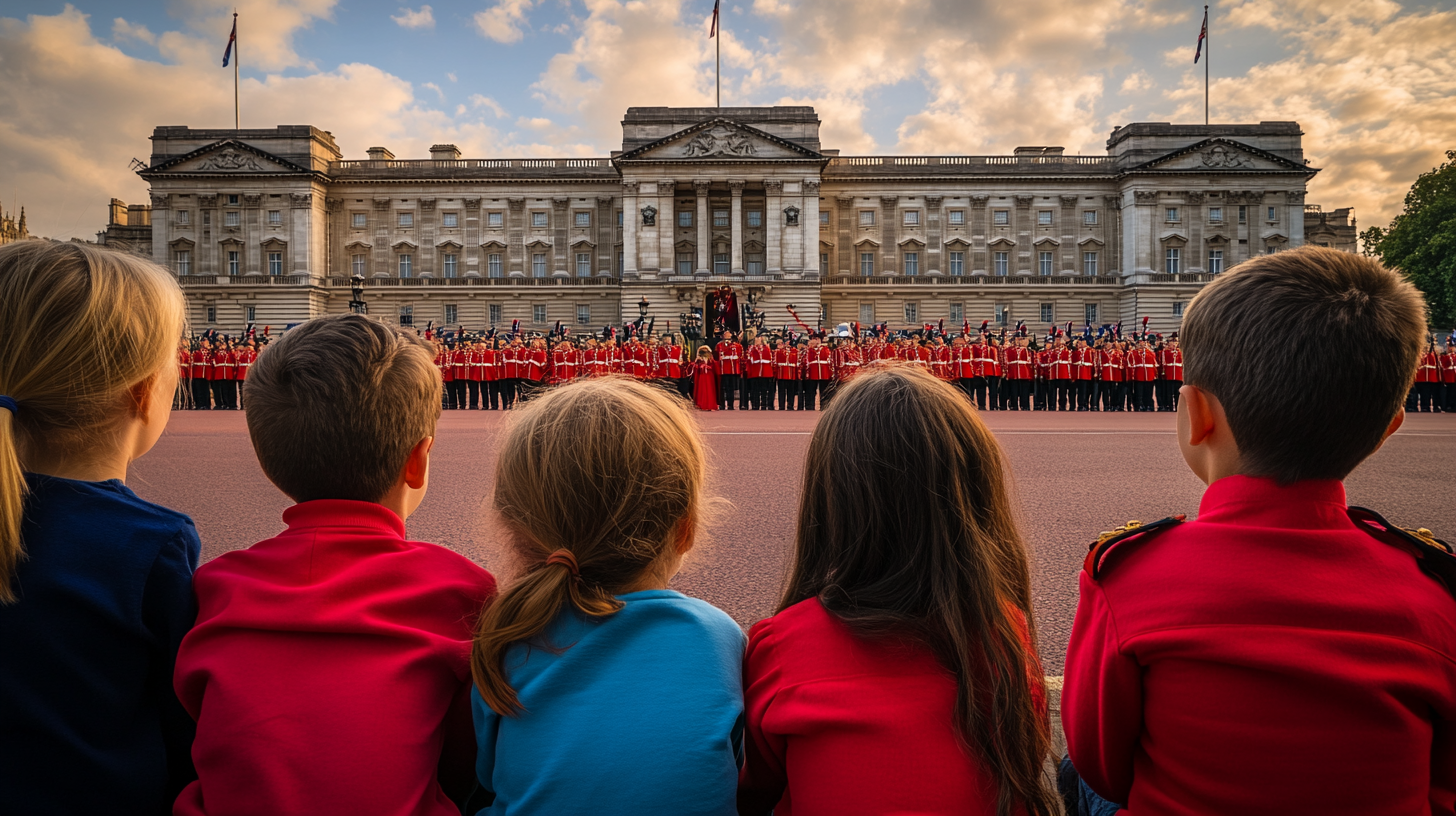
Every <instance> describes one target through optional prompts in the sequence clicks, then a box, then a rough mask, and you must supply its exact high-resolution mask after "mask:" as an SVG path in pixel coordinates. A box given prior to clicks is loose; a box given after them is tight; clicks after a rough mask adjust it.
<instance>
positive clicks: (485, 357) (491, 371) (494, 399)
mask: <svg viewBox="0 0 1456 816" xmlns="http://www.w3.org/2000/svg"><path fill="white" fill-rule="evenodd" d="M499 345H500V341H498V340H495V339H494V338H492V339H491V340H489V341H487V342H486V343H484V344H483V345H482V347H481V349H480V407H481V409H482V410H485V409H489V410H491V411H499V410H500V405H501V394H500V381H501V369H502V364H501V351H500V349H499V348H498V346H499Z"/></svg>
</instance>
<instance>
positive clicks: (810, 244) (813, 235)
mask: <svg viewBox="0 0 1456 816" xmlns="http://www.w3.org/2000/svg"><path fill="white" fill-rule="evenodd" d="M802 189H803V191H804V206H803V207H802V208H801V209H802V210H803V212H802V213H800V214H799V224H800V225H801V226H800V229H799V233H800V234H801V235H802V236H803V240H804V252H805V255H804V272H805V274H807V275H808V276H809V277H810V278H818V277H819V179H804V182H803V187H802Z"/></svg>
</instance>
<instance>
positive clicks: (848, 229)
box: [831, 195, 859, 275]
mask: <svg viewBox="0 0 1456 816" xmlns="http://www.w3.org/2000/svg"><path fill="white" fill-rule="evenodd" d="M834 204H835V206H837V207H838V208H839V213H838V218H839V221H838V228H839V238H838V243H839V246H838V247H837V249H838V250H839V251H838V255H839V269H838V270H835V272H832V273H831V274H835V273H837V274H840V275H858V274H859V258H856V257H854V196H847V195H842V196H835V197H834Z"/></svg>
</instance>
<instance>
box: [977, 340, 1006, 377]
mask: <svg viewBox="0 0 1456 816" xmlns="http://www.w3.org/2000/svg"><path fill="white" fill-rule="evenodd" d="M1001 354H1002V350H1001V349H1000V348H999V347H997V346H993V345H990V344H987V345H986V350H985V351H984V352H982V353H981V375H982V376H984V377H1000V376H1002V374H1003V372H1002V370H1001Z"/></svg>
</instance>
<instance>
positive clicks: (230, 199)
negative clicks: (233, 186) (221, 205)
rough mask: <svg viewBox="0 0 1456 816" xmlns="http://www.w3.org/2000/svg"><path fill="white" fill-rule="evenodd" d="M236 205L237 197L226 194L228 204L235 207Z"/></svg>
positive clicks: (232, 194)
mask: <svg viewBox="0 0 1456 816" xmlns="http://www.w3.org/2000/svg"><path fill="white" fill-rule="evenodd" d="M237 203H238V197H237V195H236V194H235V193H229V194H228V204H229V205H231V206H237Z"/></svg>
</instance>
